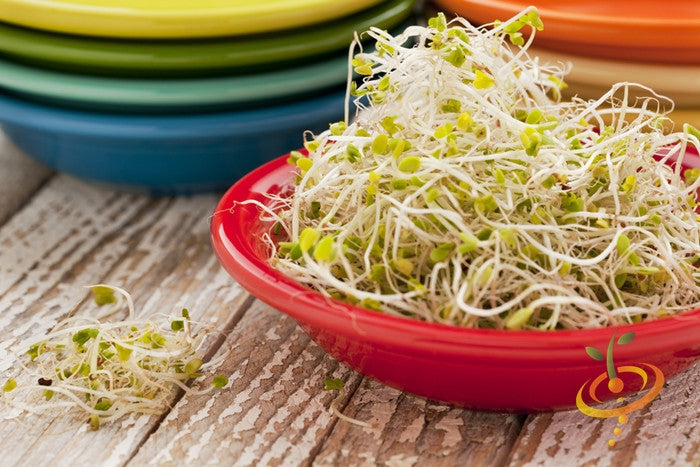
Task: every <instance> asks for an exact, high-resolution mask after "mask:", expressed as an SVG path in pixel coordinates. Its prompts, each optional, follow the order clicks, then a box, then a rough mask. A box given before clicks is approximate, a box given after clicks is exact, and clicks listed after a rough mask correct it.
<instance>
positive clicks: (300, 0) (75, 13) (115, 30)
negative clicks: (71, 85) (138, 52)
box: [0, 0, 381, 39]
mask: <svg viewBox="0 0 700 467" xmlns="http://www.w3.org/2000/svg"><path fill="white" fill-rule="evenodd" d="M380 1H381V0H353V1H351V2H347V1H345V2H343V1H337V0H265V1H260V0H235V1H231V0H199V1H196V2H193V1H191V0H148V1H144V0H99V1H98V0H0V21H5V22H8V23H13V24H19V25H22V26H27V27H30V28H35V29H44V30H49V31H57V32H63V33H70V34H79V35H90V36H105V37H122V38H150V39H157V38H160V39H165V38H191V37H215V36H225V35H240V34H249V33H261V32H268V31H275V30H280V29H289V28H293V27H300V26H305V25H309V24H314V23H320V22H323V21H327V20H331V19H334V18H339V17H342V16H345V15H349V14H351V13H354V12H356V11H359V10H362V9H364V8H368V7H370V6H372V5H375V4H377V3H379V2H380Z"/></svg>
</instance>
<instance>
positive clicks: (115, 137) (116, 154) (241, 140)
mask: <svg viewBox="0 0 700 467" xmlns="http://www.w3.org/2000/svg"><path fill="white" fill-rule="evenodd" d="M344 99H345V93H344V91H341V90H334V91H333V92H332V93H329V94H325V95H322V96H319V97H314V98H310V99H307V100H304V101H298V102H293V103H286V104H283V105H278V106H274V107H264V108H256V109H252V110H238V111H229V112H219V113H209V114H193V115H150V116H147V115H123V114H108V113H98V112H87V111H75V110H68V109H63V108H58V107H48V106H44V105H40V104H35V103H31V102H27V101H24V100H20V99H17V98H14V97H10V96H8V95H6V94H3V93H0V127H1V128H2V129H3V130H4V131H5V133H6V135H7V136H8V137H9V139H10V140H12V141H13V142H14V144H15V145H17V146H18V147H19V148H20V149H22V150H23V151H24V152H25V153H27V154H28V155H29V156H31V157H33V158H35V159H37V160H38V161H40V162H43V163H44V164H46V165H48V166H49V167H51V168H53V169H56V170H58V171H61V172H66V173H69V174H72V175H74V176H76V177H79V178H82V179H85V180H88V181H92V182H98V183H102V184H108V185H110V186H113V187H117V188H120V189H123V190H127V191H136V192H141V193H144V192H145V193H149V194H152V195H179V194H191V193H198V192H205V191H219V190H224V189H226V188H228V187H229V186H231V184H232V183H233V182H235V181H236V180H237V179H238V178H240V177H241V176H243V175H244V174H246V173H248V172H250V171H251V170H252V169H254V168H255V167H257V166H259V165H261V164H263V163H265V162H267V161H269V160H271V159H273V158H275V157H277V156H279V155H280V154H285V153H288V152H289V151H290V150H293V149H296V148H299V147H301V146H302V143H303V132H304V131H305V130H310V131H312V132H314V133H318V132H320V131H323V130H324V129H327V128H328V124H329V123H331V122H335V121H338V120H341V119H342V118H343V102H344Z"/></svg>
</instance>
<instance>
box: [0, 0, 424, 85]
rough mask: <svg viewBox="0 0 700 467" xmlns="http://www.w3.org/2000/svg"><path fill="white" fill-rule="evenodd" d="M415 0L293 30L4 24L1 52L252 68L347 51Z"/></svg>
mask: <svg viewBox="0 0 700 467" xmlns="http://www.w3.org/2000/svg"><path fill="white" fill-rule="evenodd" d="M413 2H414V0H389V1H385V2H381V3H380V4H379V5H377V6H374V7H372V8H369V9H366V10H363V11H361V12H358V13H355V14H352V15H350V16H346V17H344V18H339V19H336V20H334V21H328V22H325V23H319V24H317V25H311V26H306V27H302V28H297V29H293V30H288V31H281V32H276V33H268V34H255V35H245V36H229V37H217V38H211V39H193V40H126V39H110V38H100V37H87V36H74V35H66V34H59V33H51V32H46V31H40V30H35V29H28V28H24V27H20V26H13V25H10V24H7V23H0V55H4V56H6V57H9V58H11V59H13V60H15V61H22V62H25V63H28V64H33V65H38V66H41V67H44V68H53V69H59V70H66V71H70V72H79V73H91V74H102V75H110V76H132V77H154V76H158V77H166V76H170V77H172V76H174V77H183V76H202V75H211V74H213V73H219V74H221V73H229V74H231V73H234V72H241V71H245V72H250V71H251V70H254V69H257V70H259V69H261V68H266V67H267V68H270V67H272V66H279V65H281V64H290V63H304V62H306V61H307V60H308V59H309V58H310V57H318V56H322V55H325V54H330V53H335V52H338V51H340V50H343V49H345V48H346V47H347V46H348V44H349V43H350V40H351V39H352V37H353V34H354V31H364V30H366V29H368V28H369V27H370V26H376V27H379V28H382V29H390V28H393V27H395V26H397V25H398V24H400V23H401V22H402V21H404V20H405V19H406V18H407V17H408V16H409V15H410V13H411V10H412V7H413Z"/></svg>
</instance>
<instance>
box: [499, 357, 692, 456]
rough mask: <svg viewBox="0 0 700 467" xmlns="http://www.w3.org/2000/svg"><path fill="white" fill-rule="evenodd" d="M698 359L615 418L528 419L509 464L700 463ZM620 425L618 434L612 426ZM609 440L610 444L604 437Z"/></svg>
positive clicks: (575, 415) (566, 414)
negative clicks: (621, 420) (625, 417)
mask: <svg viewBox="0 0 700 467" xmlns="http://www.w3.org/2000/svg"><path fill="white" fill-rule="evenodd" d="M698 387H700V363H698V364H696V365H695V366H693V367H692V368H690V369H688V370H687V371H685V372H684V373H682V374H680V375H678V376H676V377H674V378H672V379H670V380H669V381H666V383H665V387H664V388H663V389H662V390H661V393H660V394H659V395H658V396H657V398H656V399H654V401H652V402H651V403H650V404H649V405H647V406H646V407H644V408H642V409H640V410H638V411H636V412H632V413H631V414H629V422H628V423H627V424H620V423H618V421H617V419H616V418H608V419H597V418H590V417H587V416H585V415H583V414H581V413H580V412H578V411H569V412H561V413H556V414H542V415H537V416H531V417H529V418H528V419H527V421H526V423H525V426H524V428H523V433H522V435H521V437H520V439H519V440H518V442H517V443H516V445H515V447H514V449H513V453H512V456H511V465H513V466H535V465H537V466H540V465H544V466H560V465H587V466H607V465H615V466H632V467H641V466H660V465H673V466H695V467H697V466H698V465H700V397H699V396H698V392H697V391H698V389H697V388H698ZM616 427H619V428H621V429H622V432H621V434H620V435H619V436H615V435H614V434H613V430H614V429H615V428H616ZM610 439H614V440H615V441H616V444H615V446H614V447H610V446H609V445H608V440H610Z"/></svg>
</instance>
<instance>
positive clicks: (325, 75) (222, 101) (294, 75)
mask: <svg viewBox="0 0 700 467" xmlns="http://www.w3.org/2000/svg"><path fill="white" fill-rule="evenodd" d="M347 70H348V59H347V57H346V56H345V55H339V56H336V57H333V58H331V59H328V60H323V61H321V62H316V63H311V64H306V65H303V66H299V67H294V68H291V67H282V68H280V69H279V70H278V71H267V72H261V73H255V74H248V75H234V76H221V77H212V78H182V79H167V80H166V79H134V78H113V77H104V76H89V75H79V74H71V73H63V72H59V71H50V70H45V69H42V68H35V67H30V66H27V65H21V64H18V63H15V62H11V61H8V60H2V59H0V89H4V90H5V91H7V92H9V93H12V94H14V95H17V96H20V97H22V98H24V99H29V100H32V101H35V102H39V103H42V104H48V105H60V106H62V107H70V108H73V109H83V110H92V111H106V112H120V113H160V114H163V113H181V112H186V113H196V112H210V111H214V110H226V109H243V108H249V107H259V106H261V105H270V104H277V103H283V102H287V101H292V100H299V99H301V98H303V97H307V96H310V95H313V94H317V93H319V92H322V91H324V90H326V89H330V88H333V87H337V86H342V84H343V83H345V82H346V80H347V74H348V71H347Z"/></svg>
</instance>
